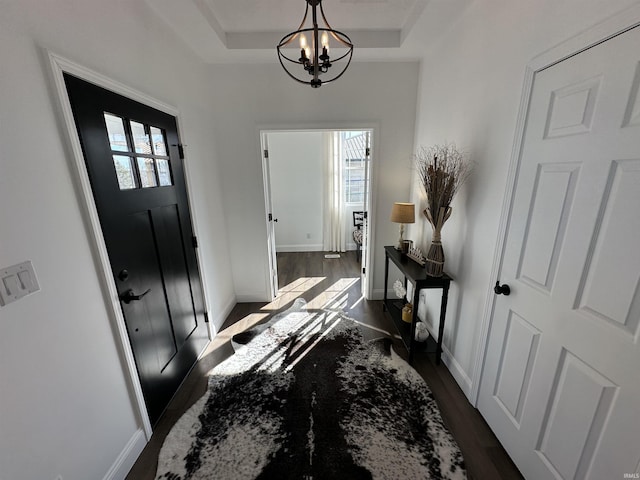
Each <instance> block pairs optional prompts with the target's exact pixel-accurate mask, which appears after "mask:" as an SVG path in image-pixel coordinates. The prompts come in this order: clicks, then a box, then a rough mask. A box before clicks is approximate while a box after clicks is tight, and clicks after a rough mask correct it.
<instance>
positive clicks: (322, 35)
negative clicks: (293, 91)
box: [277, 0, 353, 88]
mask: <svg viewBox="0 0 640 480" xmlns="http://www.w3.org/2000/svg"><path fill="white" fill-rule="evenodd" d="M305 1H306V3H307V7H306V9H305V11H304V17H303V18H302V22H301V23H300V26H299V27H298V29H297V30H296V31H295V32H291V33H289V34H287V35H285V36H284V37H282V39H281V40H280V43H278V46H277V50H278V60H280V64H281V65H282V68H284V70H285V72H287V74H288V75H289V76H290V77H291V78H293V79H294V80H296V81H297V82H300V83H304V84H306V85H311V87H312V88H319V87H320V86H321V85H322V84H323V83H329V82H333V81H334V80H337V79H338V78H340V77H341V76H342V74H343V73H344V72H345V71H346V70H347V67H349V64H350V63H351V57H352V56H353V44H352V43H351V39H350V38H349V37H348V36H347V35H345V34H344V33H342V32H339V31H338V30H334V29H333V28H331V25H329V22H327V19H326V17H325V15H324V10H323V9H322V0H305ZM309 7H311V20H310V23H309V24H307V19H308V17H309ZM318 7H320V17H321V20H322V22H323V23H324V26H322V27H319V26H318ZM307 33H308V34H309V37H310V40H309V41H307V36H306V34H307ZM296 41H297V42H299V49H298V46H297V45H296V44H295V42H296ZM309 42H310V43H309ZM298 52H300V58H296V57H297V56H298ZM330 52H331V53H332V54H333V55H329V53H330ZM287 65H289V67H290V68H292V69H293V68H297V67H298V66H301V67H302V68H300V69H299V70H294V71H293V72H292V71H290V70H289V68H287ZM332 67H333V70H331V71H332V72H334V73H335V75H334V76H333V77H329V78H327V77H323V79H320V75H323V74H326V73H328V72H329V69H330V68H332ZM309 76H310V77H311V79H310V80H308V78H309Z"/></svg>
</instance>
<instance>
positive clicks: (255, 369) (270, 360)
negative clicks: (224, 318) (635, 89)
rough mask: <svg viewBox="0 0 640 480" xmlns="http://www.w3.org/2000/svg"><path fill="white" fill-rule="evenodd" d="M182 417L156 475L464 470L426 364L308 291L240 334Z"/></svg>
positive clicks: (443, 473)
mask: <svg viewBox="0 0 640 480" xmlns="http://www.w3.org/2000/svg"><path fill="white" fill-rule="evenodd" d="M232 343H233V344H234V348H235V349H236V353H235V354H234V355H233V356H232V357H230V358H229V359H227V360H226V361H224V362H223V363H221V364H219V365H218V366H217V367H216V368H215V369H214V370H212V372H211V377H210V382H209V392H208V393H207V394H206V395H204V396H203V397H202V398H201V399H200V400H199V401H198V402H197V403H196V404H195V405H194V406H193V407H192V408H191V409H189V410H188V411H187V412H186V413H185V414H184V416H183V417H182V418H181V419H180V420H179V421H178V422H177V423H176V425H175V426H174V427H173V429H172V430H171V432H170V433H169V435H168V436H167V438H166V440H165V443H164V445H163V447H162V450H161V452H160V457H159V461H158V471H157V476H156V478H157V479H162V480H187V479H219V480H228V479H254V478H255V479H304V480H324V479H332V480H333V479H349V480H353V479H464V478H466V471H465V467H464V461H463V458H462V455H461V453H460V450H459V449H458V446H457V445H456V443H455V441H454V439H453V438H452V437H451V435H450V433H449V432H448V431H447V429H446V427H445V426H444V424H443V422H442V418H441V416H440V412H439V410H438V407H437V406H436V403H435V400H434V398H433V396H432V394H431V392H430V391H429V389H428V387H427V385H426V384H425V382H424V380H423V379H422V378H421V377H420V375H419V374H418V373H417V372H416V371H415V370H414V369H413V368H412V367H410V366H409V365H408V364H407V363H406V362H405V361H404V360H403V359H401V358H400V357H399V356H398V355H397V354H396V353H395V352H394V351H393V349H392V348H390V347H391V342H390V340H388V339H379V340H372V341H364V339H363V336H362V333H361V332H360V330H359V327H358V325H357V324H356V323H355V322H354V321H352V320H350V319H349V318H347V317H346V316H344V315H343V314H342V313H340V312H334V311H322V312H315V313H311V312H307V311H306V309H305V304H304V300H301V299H299V300H296V302H295V303H294V306H293V307H292V308H291V309H289V310H288V311H286V312H284V313H282V314H279V315H277V316H276V317H274V318H273V319H272V320H271V321H269V322H268V323H267V324H264V325H261V326H258V327H256V328H254V329H252V330H249V331H247V332H243V333H242V334H239V335H236V336H235V337H234V338H233V342H232Z"/></svg>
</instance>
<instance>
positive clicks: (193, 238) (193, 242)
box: [191, 235, 198, 248]
mask: <svg viewBox="0 0 640 480" xmlns="http://www.w3.org/2000/svg"><path fill="white" fill-rule="evenodd" d="M191 245H193V248H198V237H196V236H195V235H194V236H193V237H191Z"/></svg>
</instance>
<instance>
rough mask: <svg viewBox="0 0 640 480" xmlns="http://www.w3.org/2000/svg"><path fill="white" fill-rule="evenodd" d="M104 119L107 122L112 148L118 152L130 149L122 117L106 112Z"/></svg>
mask: <svg viewBox="0 0 640 480" xmlns="http://www.w3.org/2000/svg"><path fill="white" fill-rule="evenodd" d="M104 121H105V123H106V124H107V134H108V135H109V144H110V145H111V150H115V151H117V152H126V151H128V150H129V145H128V144H127V135H126V133H125V131H124V122H123V121H122V118H120V117H116V116H115V115H111V114H110V113H105V114H104Z"/></svg>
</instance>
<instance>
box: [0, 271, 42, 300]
mask: <svg viewBox="0 0 640 480" xmlns="http://www.w3.org/2000/svg"><path fill="white" fill-rule="evenodd" d="M38 290H40V286H39V285H38V279H37V278H36V273H35V272H34V270H33V265H32V264H31V261H29V260H27V261H26V262H22V263H19V264H18V265H13V266H11V267H7V268H2V269H0V306H4V305H7V304H8V303H11V302H15V301H16V300H18V299H20V298H22V297H24V296H26V295H29V294H30V293H33V292H37V291H38Z"/></svg>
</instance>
